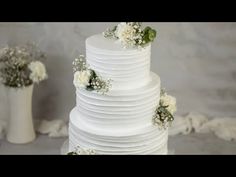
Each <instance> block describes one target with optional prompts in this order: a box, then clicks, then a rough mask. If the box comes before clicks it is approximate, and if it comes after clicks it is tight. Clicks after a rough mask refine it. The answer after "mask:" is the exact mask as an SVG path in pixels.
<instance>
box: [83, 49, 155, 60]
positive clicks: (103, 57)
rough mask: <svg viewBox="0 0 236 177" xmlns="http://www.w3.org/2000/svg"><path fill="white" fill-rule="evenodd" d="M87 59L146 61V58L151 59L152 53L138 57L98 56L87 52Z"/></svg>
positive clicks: (141, 54) (138, 55) (137, 55)
mask: <svg viewBox="0 0 236 177" xmlns="http://www.w3.org/2000/svg"><path fill="white" fill-rule="evenodd" d="M86 57H88V58H94V59H98V60H101V61H102V60H112V61H114V60H117V61H118V60H120V61H125V60H135V59H140V60H141V59H144V58H150V57H151V53H150V52H146V53H140V54H136V55H128V56H127V55H116V56H114V55H109V54H107V53H106V54H97V53H92V52H91V51H88V50H87V51H86Z"/></svg>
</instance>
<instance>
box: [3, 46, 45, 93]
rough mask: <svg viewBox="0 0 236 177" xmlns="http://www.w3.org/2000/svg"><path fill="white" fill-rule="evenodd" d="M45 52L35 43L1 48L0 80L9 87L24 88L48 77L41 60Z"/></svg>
mask: <svg viewBox="0 0 236 177" xmlns="http://www.w3.org/2000/svg"><path fill="white" fill-rule="evenodd" d="M42 59H45V54H44V53H43V52H42V51H40V50H39V49H38V47H37V46H36V45H35V44H33V43H28V44H25V45H22V46H15V47H9V46H6V47H3V48H1V49H0V81H1V82H2V83H3V84H4V85H5V86H8V87H14V88H22V87H27V86H30V85H32V84H34V83H39V82H41V81H43V80H45V79H47V73H46V68H45V66H44V64H43V63H42V62H41V61H40V60H42Z"/></svg>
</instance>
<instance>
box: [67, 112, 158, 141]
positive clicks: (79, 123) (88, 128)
mask: <svg viewBox="0 0 236 177" xmlns="http://www.w3.org/2000/svg"><path fill="white" fill-rule="evenodd" d="M70 122H71V123H72V124H73V125H76V127H77V128H79V129H80V130H81V131H85V132H93V134H97V135H100V136H112V137H114V136H117V137H120V136H130V137H132V136H136V135H137V134H140V135H142V134H144V133H147V132H151V131H154V130H157V129H156V128H157V127H155V126H143V127H140V126H138V127H137V126H135V127H130V128H128V129H111V130H110V129H101V128H99V127H94V126H92V125H89V124H86V123H85V122H84V121H83V119H80V118H79V117H77V116H75V112H74V110H72V112H71V114H70ZM137 131H138V132H137ZM134 132H136V133H135V134H134Z"/></svg>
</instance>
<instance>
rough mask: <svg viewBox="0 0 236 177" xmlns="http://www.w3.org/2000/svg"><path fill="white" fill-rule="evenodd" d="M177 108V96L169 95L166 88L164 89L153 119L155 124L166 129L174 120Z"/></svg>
mask: <svg viewBox="0 0 236 177" xmlns="http://www.w3.org/2000/svg"><path fill="white" fill-rule="evenodd" d="M176 110H177V108H176V98H175V97H173V96H171V95H168V94H167V93H166V92H165V90H164V89H162V90H161V97H160V102H159V106H158V107H157V108H156V110H155V114H154V116H153V119H152V120H153V124H154V125H157V126H159V127H160V128H164V129H166V128H167V127H168V126H169V125H170V124H171V122H172V121H173V120H174V116H173V115H174V113H175V112H176Z"/></svg>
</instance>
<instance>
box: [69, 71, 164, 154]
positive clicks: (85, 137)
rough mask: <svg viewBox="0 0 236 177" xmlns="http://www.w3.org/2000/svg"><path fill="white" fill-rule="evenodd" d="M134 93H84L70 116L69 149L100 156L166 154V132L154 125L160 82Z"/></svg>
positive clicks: (154, 79)
mask: <svg viewBox="0 0 236 177" xmlns="http://www.w3.org/2000/svg"><path fill="white" fill-rule="evenodd" d="M150 78H151V81H150V82H149V83H148V84H147V85H145V86H144V87H140V88H138V89H135V90H127V91H124V90H120V91H118V90H113V91H111V92H108V93H107V94H106V95H102V94H97V93H96V92H90V91H86V90H82V89H78V90H77V92H76V95H77V101H76V104H77V105H76V107H75V108H74V109H73V110H72V111H71V114H70V126H69V140H70V141H69V148H70V150H73V149H74V148H75V146H77V145H78V144H79V145H80V146H81V147H83V148H92V149H95V150H96V152H97V153H98V154H166V153H167V138H168V135H167V131H166V130H159V129H158V127H156V126H154V125H153V124H152V116H153V114H154V111H155V108H156V106H157V105H158V103H159V99H160V78H159V76H157V75H156V74H155V73H151V76H150Z"/></svg>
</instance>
